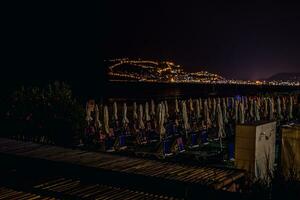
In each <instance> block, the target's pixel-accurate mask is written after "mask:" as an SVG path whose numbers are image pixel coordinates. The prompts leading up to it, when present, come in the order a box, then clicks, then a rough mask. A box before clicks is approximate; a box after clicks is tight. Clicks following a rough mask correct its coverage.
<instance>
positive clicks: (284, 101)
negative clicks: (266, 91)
mask: <svg viewBox="0 0 300 200" xmlns="http://www.w3.org/2000/svg"><path fill="white" fill-rule="evenodd" d="M282 113H283V115H284V116H286V115H285V114H286V98H285V97H282Z"/></svg>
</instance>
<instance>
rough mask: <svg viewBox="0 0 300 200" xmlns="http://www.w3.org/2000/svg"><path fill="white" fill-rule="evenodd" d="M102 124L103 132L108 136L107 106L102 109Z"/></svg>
mask: <svg viewBox="0 0 300 200" xmlns="http://www.w3.org/2000/svg"><path fill="white" fill-rule="evenodd" d="M103 122H104V131H105V133H106V134H109V115H108V108H107V106H104V108H103Z"/></svg>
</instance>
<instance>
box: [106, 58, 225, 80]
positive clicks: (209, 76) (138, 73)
mask: <svg viewBox="0 0 300 200" xmlns="http://www.w3.org/2000/svg"><path fill="white" fill-rule="evenodd" d="M106 62H107V63H108V73H107V74H108V76H109V80H110V81H139V82H170V83H180V82H198V83H215V82H220V81H223V80H225V78H224V77H222V76H220V75H218V74H213V73H209V72H207V71H199V72H194V73H189V72H185V71H184V70H183V68H182V67H181V66H180V65H177V64H175V63H174V62H170V61H150V60H140V59H139V60H129V59H116V60H109V61H106Z"/></svg>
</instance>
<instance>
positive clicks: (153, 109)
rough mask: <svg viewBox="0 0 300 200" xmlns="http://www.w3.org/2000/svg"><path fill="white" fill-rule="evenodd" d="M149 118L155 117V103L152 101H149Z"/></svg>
mask: <svg viewBox="0 0 300 200" xmlns="http://www.w3.org/2000/svg"><path fill="white" fill-rule="evenodd" d="M150 115H151V116H155V103H154V101H153V99H151V111H150Z"/></svg>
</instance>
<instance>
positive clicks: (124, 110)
mask: <svg viewBox="0 0 300 200" xmlns="http://www.w3.org/2000/svg"><path fill="white" fill-rule="evenodd" d="M122 123H123V125H125V124H128V123H129V120H128V118H127V105H126V103H124V104H123V119H122Z"/></svg>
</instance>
